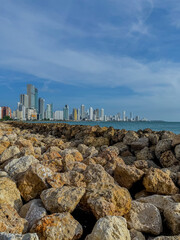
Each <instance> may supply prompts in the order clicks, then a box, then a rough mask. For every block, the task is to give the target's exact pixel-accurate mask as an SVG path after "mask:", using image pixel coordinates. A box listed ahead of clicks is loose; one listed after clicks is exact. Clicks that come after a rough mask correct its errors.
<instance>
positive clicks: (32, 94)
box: [27, 84, 37, 109]
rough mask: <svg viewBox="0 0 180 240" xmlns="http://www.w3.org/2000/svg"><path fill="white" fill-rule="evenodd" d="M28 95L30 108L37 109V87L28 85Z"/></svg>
mask: <svg viewBox="0 0 180 240" xmlns="http://www.w3.org/2000/svg"><path fill="white" fill-rule="evenodd" d="M36 94H37V93H36ZM27 95H28V105H29V106H28V107H29V108H33V109H35V87H34V86H33V85H32V84H28V85H27Z"/></svg>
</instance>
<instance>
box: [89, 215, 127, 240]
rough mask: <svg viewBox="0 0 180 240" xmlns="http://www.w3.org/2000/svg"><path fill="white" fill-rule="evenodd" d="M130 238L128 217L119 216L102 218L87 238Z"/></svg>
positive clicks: (122, 239)
mask: <svg viewBox="0 0 180 240" xmlns="http://www.w3.org/2000/svg"><path fill="white" fill-rule="evenodd" d="M125 239H126V240H130V239H131V238H130V235H129V231H128V229H127V223H126V219H124V218H123V217H119V216H107V217H104V218H100V219H99V220H98V221H97V222H96V225H95V226H94V228H93V231H92V233H91V234H90V235H88V236H87V237H86V240H125Z"/></svg>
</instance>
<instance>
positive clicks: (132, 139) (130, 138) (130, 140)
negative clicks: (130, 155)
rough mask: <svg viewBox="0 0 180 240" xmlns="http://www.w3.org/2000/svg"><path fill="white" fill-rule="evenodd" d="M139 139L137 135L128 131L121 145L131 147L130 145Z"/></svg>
mask: <svg viewBox="0 0 180 240" xmlns="http://www.w3.org/2000/svg"><path fill="white" fill-rule="evenodd" d="M138 139H139V137H138V134H137V133H136V132H134V131H128V132H127V133H126V135H125V137H124V138H123V143H124V144H126V145H131V143H133V142H135V141H137V140H138Z"/></svg>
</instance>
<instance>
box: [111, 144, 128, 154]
mask: <svg viewBox="0 0 180 240" xmlns="http://www.w3.org/2000/svg"><path fill="white" fill-rule="evenodd" d="M113 146H114V147H117V148H118V150H119V154H121V153H122V152H125V151H127V150H128V146H127V145H126V144H124V143H123V142H118V143H116V144H114V145H113Z"/></svg>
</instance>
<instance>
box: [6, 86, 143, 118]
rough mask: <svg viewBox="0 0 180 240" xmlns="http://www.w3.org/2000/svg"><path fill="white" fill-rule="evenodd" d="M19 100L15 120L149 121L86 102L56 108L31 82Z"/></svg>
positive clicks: (131, 113)
mask: <svg viewBox="0 0 180 240" xmlns="http://www.w3.org/2000/svg"><path fill="white" fill-rule="evenodd" d="M40 94H41V93H40ZM19 100H20V101H18V102H17V109H16V110H15V111H13V113H12V118H13V119H14V120H21V121H26V120H40V121H42V120H63V121H69V120H73V121H147V119H145V118H140V117H139V116H134V115H133V112H130V114H129V116H128V115H127V112H126V111H125V110H123V111H122V113H120V112H118V113H117V114H115V115H112V114H111V115H107V114H105V110H104V108H100V109H99V108H94V109H93V107H92V106H90V107H89V108H87V107H86V106H85V105H84V104H81V106H80V107H78V108H72V109H70V106H69V105H67V104H65V106H64V107H63V109H58V110H54V108H53V103H51V104H50V103H45V99H44V98H42V97H41V95H39V90H38V88H37V87H36V86H34V85H32V84H29V83H28V84H27V92H26V93H21V94H20V96H19ZM2 113H3V111H2ZM2 115H3V114H2Z"/></svg>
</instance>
